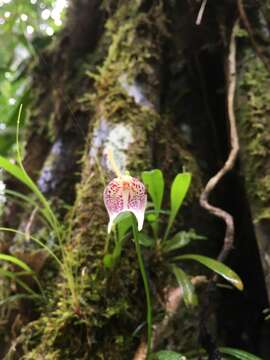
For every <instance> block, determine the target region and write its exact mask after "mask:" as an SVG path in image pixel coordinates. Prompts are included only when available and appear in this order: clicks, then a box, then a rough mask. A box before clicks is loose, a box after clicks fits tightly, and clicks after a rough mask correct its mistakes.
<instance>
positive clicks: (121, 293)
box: [0, 0, 270, 360]
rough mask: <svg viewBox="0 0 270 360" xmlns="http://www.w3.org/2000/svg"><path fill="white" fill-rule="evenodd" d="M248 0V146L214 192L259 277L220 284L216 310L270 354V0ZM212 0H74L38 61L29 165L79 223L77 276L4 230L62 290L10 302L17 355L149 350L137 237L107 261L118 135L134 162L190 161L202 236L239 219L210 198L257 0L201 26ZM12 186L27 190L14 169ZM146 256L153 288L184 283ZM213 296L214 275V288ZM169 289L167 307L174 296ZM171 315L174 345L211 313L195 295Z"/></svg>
mask: <svg viewBox="0 0 270 360" xmlns="http://www.w3.org/2000/svg"><path fill="white" fill-rule="evenodd" d="M243 5H244V10H245V11H246V15H247V17H248V19H249V21H250V26H251V29H252V31H253V32H254V33H253V40H252V41H251V40H250V34H248V32H246V31H245V30H244V28H245V25H246V22H245V21H243V19H241V18H240V19H239V28H238V30H237V34H236V47H237V79H238V80H237V95H236V97H237V98H236V107H235V108H236V121H237V125H238V132H239V138H240V147H241V156H240V159H239V161H238V163H237V165H236V167H235V168H234V169H233V171H231V172H230V174H228V175H226V177H225V178H224V179H222V181H221V182H220V183H219V184H218V185H217V188H216V190H215V191H214V193H213V194H211V196H210V202H211V203H213V204H215V205H217V206H219V207H221V208H223V209H224V210H226V211H228V212H229V213H231V214H232V216H233V217H234V222H235V227H236V235H235V245H234V250H233V252H232V254H231V255H230V257H229V259H228V263H229V265H231V266H232V267H233V268H234V269H235V270H236V271H237V272H238V273H239V275H240V276H241V277H242V278H243V280H244V283H245V291H244V293H243V294H239V293H237V292H236V291H234V290H220V291H218V292H216V293H215V294H218V295H219V296H217V297H215V299H214V301H212V303H213V306H212V307H213V309H212V307H211V309H210V310H211V311H210V313H211V314H210V315H209V319H208V320H209V322H210V323H211V324H212V326H213V329H212V331H213V334H214V337H217V338H218V342H219V343H222V344H225V345H227V346H236V347H239V348H245V349H247V350H250V351H254V352H255V353H257V354H260V355H261V356H263V358H265V359H266V358H267V357H269V356H270V355H269V349H267V346H266V343H267V336H268V334H269V331H270V329H269V325H268V324H267V323H266V322H264V319H263V314H262V310H263V309H264V308H266V307H267V306H268V300H267V293H268V297H269V294H270V282H269V266H270V265H269V264H270V261H269V259H270V252H269V251H270V250H269V249H270V248H269V234H268V228H269V209H268V206H269V189H270V186H269V180H270V178H269V175H268V168H269V164H268V162H269V141H268V140H269V139H268V138H269V134H268V127H269V124H268V123H269V121H268V120H269V100H270V99H269V94H268V93H267V89H268V88H269V82H270V81H269V79H270V77H269V70H268V69H267V68H266V66H265V65H264V63H263V62H262V60H261V54H262V55H263V57H264V60H265V61H269V56H270V55H269V41H270V36H269V22H270V16H269V4H268V2H267V1H262V2H259V1H256V2H254V3H253V2H250V1H246V2H244V4H243ZM199 8H200V4H198V2H197V1H193V0H189V1H173V0H172V1H162V0H160V1H151V0H145V1H143V0H138V1H132V2H130V1H126V0H118V1H117V0H104V1H103V2H102V4H101V2H100V1H95V0H92V1H90V0H88V1H87V0H73V1H72V2H71V5H70V9H69V14H68V18H67V22H66V25H65V27H64V29H63V30H62V32H61V33H60V34H58V37H57V38H56V39H55V41H54V43H53V45H51V46H50V48H48V49H46V50H45V51H44V52H43V53H42V54H41V56H40V58H39V61H38V63H37V64H36V65H35V67H34V72H33V92H34V94H33V98H34V100H33V103H32V108H31V109H29V113H30V117H29V122H28V130H27V138H26V147H25V165H26V168H27V171H28V172H29V174H30V175H31V176H32V177H33V178H34V179H35V180H36V181H37V183H38V185H39V187H40V189H41V190H42V192H43V193H44V194H45V196H46V197H47V198H48V199H50V201H51V202H52V204H53V208H54V209H55V211H56V213H57V214H58V216H59V218H60V219H61V224H63V227H64V228H66V229H69V230H68V232H67V237H66V238H65V244H64V247H65V253H66V256H67V259H68V264H69V266H70V271H72V273H73V274H74V278H75V280H76V281H75V284H73V285H74V287H73V291H71V290H70V289H71V287H70V283H69V282H68V279H67V276H66V274H65V273H64V272H63V271H62V270H59V269H58V268H56V266H55V264H54V263H53V261H52V260H50V259H48V258H47V257H45V256H44V254H42V253H40V251H38V248H37V246H35V245H34V244H32V243H28V244H26V243H25V242H23V241H22V240H21V239H20V238H18V237H17V236H16V237H15V238H11V237H9V238H6V237H5V238H3V240H2V241H1V251H5V252H10V253H13V254H16V255H17V256H20V257H21V258H22V259H24V260H25V261H27V262H28V263H29V264H30V265H32V266H33V267H34V268H35V269H38V271H39V274H40V278H41V283H42V286H43V287H44V289H46V293H47V296H48V299H49V301H48V303H46V304H43V305H42V307H38V306H36V305H35V304H34V303H29V302H25V301H21V302H18V304H17V303H16V304H15V305H12V306H10V305H5V306H4V307H3V308H2V312H1V315H0V316H1V319H3V321H2V322H1V325H0V326H1V328H0V331H1V333H5V336H3V337H2V339H1V340H0V344H1V350H0V353H1V357H2V358H5V359H29V360H30V359H46V360H57V359H59V360H60V359H61V360H64V359H70V360H71V359H78V360H79V359H106V360H120V359H121V360H130V359H132V357H133V356H134V354H135V352H136V350H137V348H138V346H139V343H140V336H141V335H142V334H143V330H141V331H140V332H139V335H135V336H134V331H135V330H136V329H138V327H139V326H140V325H141V324H142V323H143V322H144V321H145V312H146V309H145V300H144V292H143V286H142V280H141V278H140V274H139V270H138V265H137V261H136V254H135V250H134V246H133V244H132V242H126V243H125V246H124V249H123V253H122V256H121V259H120V261H119V263H118V264H117V266H116V267H115V268H114V269H113V270H107V269H105V267H104V264H103V257H104V253H105V252H104V249H105V244H106V241H107V233H106V231H107V221H108V218H107V214H106V212H105V208H104V205H103V200H102V194H103V189H104V185H105V184H106V183H107V182H108V181H109V180H110V179H112V178H113V177H114V176H115V174H114V172H113V169H112V166H111V163H110V161H109V159H108V154H109V153H110V151H111V152H112V153H113V156H114V159H115V161H116V163H117V165H118V167H119V169H120V170H121V171H122V172H124V171H126V170H129V171H130V172H131V174H132V175H134V176H138V177H139V176H140V172H141V171H143V170H149V169H152V168H161V169H162V170H163V171H164V174H165V175H166V183H167V184H166V185H168V184H169V183H170V181H171V179H172V178H173V176H174V175H175V174H177V173H178V172H180V171H182V169H183V168H184V169H185V170H187V171H190V172H192V174H193V183H192V187H191V190H190V194H189V196H188V199H187V203H186V206H185V207H184V209H183V214H182V217H181V219H180V220H179V223H178V224H177V225H176V230H177V229H183V228H184V229H189V228H191V227H193V228H195V229H196V231H197V232H198V233H200V234H203V235H206V236H207V237H208V241H207V242H206V243H204V244H203V245H201V247H200V248H199V249H198V247H197V248H196V249H195V250H196V251H197V250H199V251H201V252H202V253H205V254H207V255H210V256H213V257H215V256H217V255H218V253H219V251H220V248H221V247H222V244H223V238H224V224H223V223H222V222H221V221H218V220H216V219H214V218H213V217H212V216H211V215H209V214H208V213H207V212H206V211H204V210H202V209H201V208H200V206H199V201H198V199H199V196H200V193H201V192H202V190H203V184H205V183H206V182H207V181H208V179H209V178H210V177H211V176H213V175H214V174H215V173H216V172H217V171H218V170H219V169H220V168H221V167H222V166H223V163H224V161H225V160H226V158H227V156H228V151H229V148H230V145H229V136H228V134H229V125H228V114H227V109H226V102H227V92H226V73H225V64H226V61H227V56H228V51H229V39H230V35H231V31H232V26H233V24H234V22H235V20H236V19H237V18H239V17H240V15H241V14H240V13H239V9H238V7H237V4H236V3H235V1H226V2H223V1H210V0H209V1H208V2H207V4H206V7H205V10H204V14H203V17H202V20H201V24H200V25H199V26H197V25H196V24H195V22H196V17H197V14H198V11H199ZM249 31H250V29H249ZM254 41H255V44H257V45H258V46H259V48H260V49H261V51H260V52H259V54H258V51H256V46H255V48H254V46H253V43H254ZM9 186H12V187H13V188H14V187H15V188H17V189H18V190H21V191H22V190H23V191H25V192H26V190H25V189H21V188H20V185H18V184H14V183H12V182H11V181H10V185H9ZM30 218H31V213H29V212H27V211H25V209H23V208H22V207H19V206H17V205H16V204H14V203H10V204H8V206H7V209H6V212H5V215H4V223H5V224H6V225H8V226H12V227H17V228H20V229H22V230H23V229H25V227H27V224H28V225H29V219H30ZM32 231H33V233H35V234H43V235H44V233H45V234H46V236H47V238H48V243H49V244H50V246H51V245H52V244H53V245H54V246H56V244H55V243H54V242H55V239H54V238H53V236H52V234H50V233H49V232H48V230H47V229H45V228H44V225H43V224H42V223H39V222H38V221H36V220H34V222H33V226H32ZM202 246H203V247H202ZM258 247H259V249H260V251H259V250H258ZM110 250H111V249H110ZM261 261H262V263H263V269H264V275H263V270H262V267H261ZM145 262H146V266H147V271H148V274H149V277H150V279H151V285H152V288H153V289H152V291H156V294H159V293H160V292H161V290H162V289H164V288H165V287H166V286H169V285H170V286H175V284H173V283H169V282H170V281H171V280H170V278H169V277H168V274H166V272H164V271H163V269H161V268H159V267H158V266H157V265H156V263H155V262H154V261H152V260H151V258H149V257H148V256H147V252H146V254H145ZM208 296H210V295H209V294H208V293H204V292H203V290H202V294H201V297H208ZM159 298H160V296H155V302H154V312H155V314H158V313H159V312H160V311H161V310H162V306H161V304H160V301H159V300H158V299H159ZM29 308H31V311H29ZM2 323H3V324H4V325H2ZM170 323H171V324H172V325H171V328H170V329H169V330H168V331H167V332H166V334H164V339H163V341H159V344H160V347H161V348H164V347H166V346H167V347H171V348H173V349H174V350H180V351H184V350H191V349H194V348H196V347H197V346H198V340H197V338H198V335H199V325H198V324H199V321H198V314H190V313H189V312H188V311H187V310H184V309H182V307H181V314H179V317H176V318H175V320H174V321H171V320H170Z"/></svg>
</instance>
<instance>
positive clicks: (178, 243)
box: [163, 231, 191, 253]
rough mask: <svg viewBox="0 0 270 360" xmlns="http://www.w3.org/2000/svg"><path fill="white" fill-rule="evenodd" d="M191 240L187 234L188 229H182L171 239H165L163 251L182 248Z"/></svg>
mask: <svg viewBox="0 0 270 360" xmlns="http://www.w3.org/2000/svg"><path fill="white" fill-rule="evenodd" d="M190 241H191V238H190V237H188V236H187V232H186V231H180V232H178V233H177V234H175V235H174V237H173V238H172V239H170V240H167V241H165V243H164V246H163V252H165V253H167V252H170V251H174V250H177V249H180V248H182V247H184V246H187V245H188V244H189V243H190Z"/></svg>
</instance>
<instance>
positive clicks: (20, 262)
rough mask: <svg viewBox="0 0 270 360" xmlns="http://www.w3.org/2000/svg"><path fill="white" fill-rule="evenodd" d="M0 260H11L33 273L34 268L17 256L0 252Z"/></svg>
mask: <svg viewBox="0 0 270 360" xmlns="http://www.w3.org/2000/svg"><path fill="white" fill-rule="evenodd" d="M0 260H2V261H7V262H10V263H12V264H15V265H17V266H19V267H20V268H21V269H23V270H25V271H27V272H29V273H33V270H32V269H31V268H30V267H29V266H28V265H27V264H26V263H25V262H23V261H22V260H20V259H18V258H16V257H15V256H12V255H7V254H2V253H0Z"/></svg>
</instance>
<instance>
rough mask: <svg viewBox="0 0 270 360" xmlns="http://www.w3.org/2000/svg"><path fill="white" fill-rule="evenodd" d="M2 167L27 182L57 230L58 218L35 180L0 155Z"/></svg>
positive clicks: (21, 180)
mask: <svg viewBox="0 0 270 360" xmlns="http://www.w3.org/2000/svg"><path fill="white" fill-rule="evenodd" d="M0 167H2V168H3V169H4V170H5V171H6V172H8V173H9V174H10V175H12V176H14V177H15V178H16V179H18V180H19V181H20V182H22V183H23V184H25V185H26V186H27V187H28V188H29V189H30V190H31V191H32V192H33V193H34V194H35V195H36V196H37V198H38V199H39V200H40V202H41V204H42V205H43V206H44V209H43V214H44V216H45V217H46V219H47V221H48V222H49V224H50V225H51V226H52V228H53V229H54V230H55V227H56V224H57V220H56V218H55V216H54V214H53V212H52V210H51V209H50V206H49V204H48V202H47V200H46V199H45V197H44V196H43V195H42V193H41V192H40V190H39V189H38V187H37V186H36V185H35V184H34V182H33V181H32V180H31V179H30V177H29V176H28V175H27V174H26V172H25V171H24V170H22V169H21V168H20V167H19V166H17V165H15V164H13V163H11V162H10V161H8V160H7V159H5V158H3V157H2V156H0Z"/></svg>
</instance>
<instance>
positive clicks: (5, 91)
mask: <svg viewBox="0 0 270 360" xmlns="http://www.w3.org/2000/svg"><path fill="white" fill-rule="evenodd" d="M67 6H68V1H67V0H42V1H40V0H0V43H1V47H0V154H1V155H2V156H12V155H13V153H14V147H15V132H16V120H17V115H18V109H19V106H20V104H21V103H22V104H23V106H24V108H26V107H27V104H28V103H29V101H31V81H30V77H29V72H28V69H29V65H30V64H32V63H33V62H34V61H35V60H36V58H37V57H38V56H39V53H40V51H41V50H42V48H43V47H45V46H46V45H48V43H50V41H51V40H52V38H53V36H54V34H55V33H56V32H57V31H58V30H59V29H60V28H61V26H62V23H63V18H64V15H65V12H66V8H67ZM22 120H23V119H22Z"/></svg>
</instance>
